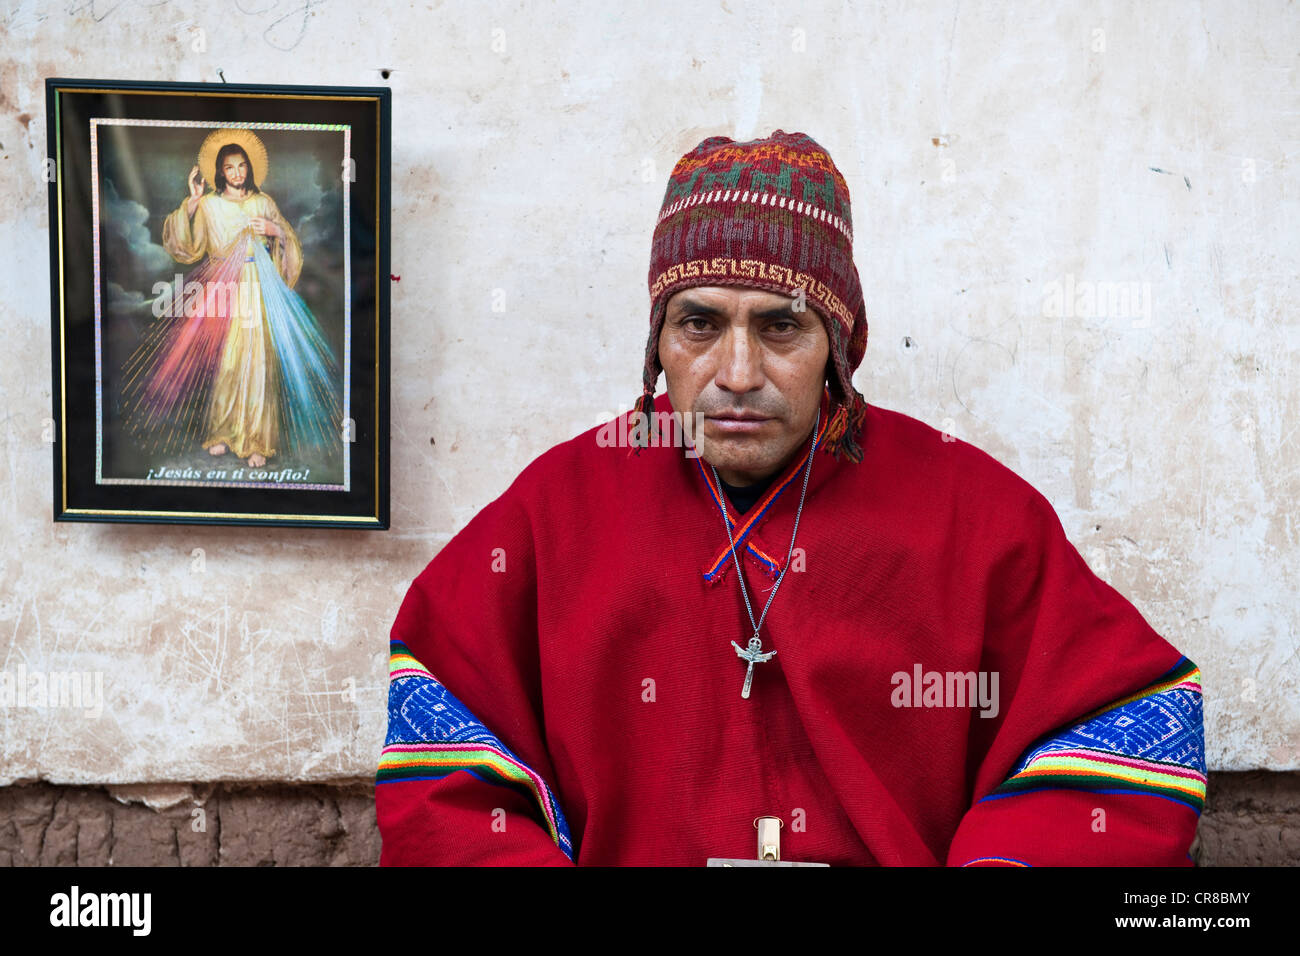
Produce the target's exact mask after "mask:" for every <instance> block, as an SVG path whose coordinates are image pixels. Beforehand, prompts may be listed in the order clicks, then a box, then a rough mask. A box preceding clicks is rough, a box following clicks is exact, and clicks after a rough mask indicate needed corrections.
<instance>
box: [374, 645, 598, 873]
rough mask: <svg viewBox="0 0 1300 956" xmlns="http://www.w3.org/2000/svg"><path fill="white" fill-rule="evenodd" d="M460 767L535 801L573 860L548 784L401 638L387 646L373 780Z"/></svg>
mask: <svg viewBox="0 0 1300 956" xmlns="http://www.w3.org/2000/svg"><path fill="white" fill-rule="evenodd" d="M460 770H464V771H465V772H466V773H470V774H472V775H473V776H475V777H477V778H478V779H480V780H484V781H486V782H488V783H493V784H498V785H501V786H506V787H511V788H512V789H514V790H517V791H519V792H520V793H522V794H523V795H524V796H525V797H527V798H528V799H529V800H531V801H534V802H535V803H536V804H537V806H538V809H539V810H540V811H541V815H542V819H543V821H544V823H545V825H546V827H547V829H548V830H549V831H550V834H551V839H553V840H554V841H555V844H556V846H558V847H559V848H560V849H561V850H563V851H564V852H565V854H567V855H568V857H569V859H571V860H572V859H573V841H572V840H571V839H570V836H569V824H568V821H566V820H565V819H564V811H562V810H561V809H560V804H559V801H558V800H556V799H555V794H553V793H552V792H551V788H550V787H548V786H547V785H546V782H545V781H544V780H542V778H541V777H540V776H539V775H538V774H537V773H536V772H535V771H533V770H532V768H530V767H529V766H528V765H527V764H525V763H524V762H523V761H522V760H520V759H519V758H518V757H517V756H515V754H513V753H512V752H511V751H510V749H509V748H508V747H506V745H505V744H503V743H502V742H501V741H500V740H499V739H498V738H497V737H496V735H495V734H493V733H492V732H491V731H490V730H488V729H487V727H485V726H484V725H483V724H482V723H481V722H480V721H479V719H478V718H477V717H475V716H474V715H473V714H472V713H470V711H469V709H468V708H467V707H466V706H465V705H464V704H462V703H461V702H460V701H459V700H457V699H456V697H455V696H453V695H452V693H451V692H450V691H449V690H447V688H446V687H444V686H443V685H442V684H441V683H439V682H438V679H437V678H435V677H434V676H433V674H431V673H429V670H428V669H427V668H426V667H425V666H424V665H423V664H421V663H420V662H419V661H418V660H417V659H416V658H415V656H414V655H412V654H411V651H410V649H409V648H408V647H407V646H406V645H405V644H403V643H402V642H401V641H392V642H390V644H389V684H388V737H387V739H386V740H385V741H384V749H383V752H382V753H381V754H380V757H379V772H378V774H376V776H375V783H376V784H385V783H396V782H399V781H403V780H436V779H440V778H442V777H445V776H447V775H448V774H453V773H456V772H457V771H460Z"/></svg>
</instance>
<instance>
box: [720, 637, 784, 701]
mask: <svg viewBox="0 0 1300 956" xmlns="http://www.w3.org/2000/svg"><path fill="white" fill-rule="evenodd" d="M731 646H732V647H734V648H735V649H736V654H737V656H738V657H739V658H740V659H741V660H742V661H748V662H749V666H748V667H746V668H745V686H744V687H743V688H741V691H740V696H741V697H743V698H745V700H749V688H750V686H751V685H753V683H754V665H755V664H762V663H764V662H765V661H770V660H771V659H772V658H774V657H776V651H768V652H767V653H766V654H764V653H762V650H763V641H762V640H761V639H760V638H759V636H758V632H757V631H755V632H754V636H753V637H751V638H750V639H749V648H748V649H746V648H743V647H741V646H740V645H739V644H737V643H736V642H735V641H732V642H731Z"/></svg>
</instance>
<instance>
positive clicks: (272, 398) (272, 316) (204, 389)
mask: <svg viewBox="0 0 1300 956" xmlns="http://www.w3.org/2000/svg"><path fill="white" fill-rule="evenodd" d="M198 159H199V161H198V163H196V164H195V165H194V166H193V167H192V168H191V169H190V170H189V173H188V175H187V176H186V187H187V190H188V193H189V195H188V196H186V197H185V198H184V199H183V200H182V201H181V203H180V205H179V206H178V207H177V208H176V209H175V210H174V211H173V212H172V213H170V214H169V215H168V216H167V218H166V220H165V221H164V222H163V228H162V246H163V248H164V249H165V250H166V251H167V253H168V255H170V256H171V257H172V258H173V259H174V260H175V261H176V262H178V263H181V264H183V265H192V264H196V263H197V266H196V268H194V269H193V270H192V271H191V272H190V273H189V274H188V275H186V276H185V281H184V283H183V290H184V295H183V301H182V296H181V295H180V294H179V293H178V294H177V295H176V296H175V298H174V299H173V300H168V299H165V298H160V300H159V301H165V302H166V303H167V305H168V310H169V311H170V312H172V313H173V315H174V318H175V319H176V320H177V321H175V322H174V323H173V325H172V326H171V327H170V330H169V331H168V333H167V335H166V336H165V338H164V340H163V341H162V343H161V347H159V346H158V343H156V342H153V341H146V342H144V343H142V344H141V346H140V348H139V350H138V351H137V354H136V356H135V357H133V359H132V360H131V361H129V362H128V363H127V367H126V372H127V374H128V375H129V376H130V377H131V379H132V385H133V386H134V388H135V389H136V390H137V394H138V396H139V398H138V401H137V403H136V405H135V407H134V409H133V411H134V412H135V414H133V416H132V419H131V421H132V432H133V434H134V435H135V438H136V440H137V441H138V442H140V443H142V444H145V443H147V442H148V441H149V440H150V439H152V440H153V441H154V442H155V444H157V443H161V444H162V445H163V447H176V446H177V445H181V446H182V447H183V444H184V443H187V442H198V443H199V444H200V446H201V448H202V449H204V450H206V451H207V452H208V453H209V454H210V455H212V456H222V455H226V454H228V453H230V454H233V455H234V456H235V457H237V458H241V459H244V460H245V462H246V463H247V465H248V466H249V467H251V468H260V467H262V466H263V465H266V464H267V461H268V460H269V459H271V458H273V457H274V456H276V455H281V456H283V455H284V454H286V453H290V454H292V453H294V452H297V451H299V450H302V449H304V448H306V447H308V446H311V447H313V448H316V449H326V450H327V451H328V450H329V449H331V448H333V447H337V446H338V444H339V443H341V441H342V431H341V424H342V422H341V418H342V416H341V412H340V403H339V400H338V397H337V395H336V387H337V383H338V381H339V379H340V374H339V369H338V365H337V363H336V361H335V358H334V353H333V350H332V349H331V347H330V345H329V343H328V342H327V341H326V340H325V337H324V336H323V334H322V333H321V330H320V327H319V325H318V324H317V321H316V319H315V317H314V315H313V314H312V312H311V309H310V308H309V307H308V306H307V304H306V303H305V302H304V301H303V299H302V297H301V296H300V295H298V293H297V292H295V291H294V289H293V286H294V285H295V283H296V282H297V281H298V278H299V276H300V274H301V272H302V267H303V253H302V245H301V243H300V242H299V239H298V236H297V234H296V233H295V232H294V229H293V227H292V226H291V225H290V224H289V222H288V220H286V219H285V217H284V216H283V215H282V214H281V212H280V209H279V207H278V206H277V205H276V203H275V200H273V199H272V198H271V197H270V196H269V195H267V193H266V192H265V191H264V190H263V189H262V188H261V185H260V184H261V183H264V182H265V178H266V174H267V173H266V171H267V167H268V162H267V156H266V148H265V147H264V146H263V145H262V142H261V140H260V139H259V138H258V137H257V136H256V135H255V134H254V133H253V132H252V131H251V130H242V129H221V130H216V131H214V132H213V133H212V134H211V135H209V136H208V137H207V139H206V140H205V141H204V143H203V146H202V147H201V148H200V150H199V156H198ZM209 177H210V180H211V186H212V188H211V189H209V188H208V182H209ZM173 303H174V304H173ZM176 306H179V309H178V308H177V307H176ZM140 373H143V374H140ZM196 390H198V393H199V394H206V401H205V402H203V403H202V408H203V410H202V412H201V414H191V415H185V414H184V412H183V409H185V408H186V407H187V404H188V403H189V402H190V400H191V398H192V395H193V394H194V393H195V391H196ZM178 410H180V411H181V414H177V412H178ZM160 434H161V436H162V438H161V441H160V439H159V435H160ZM191 447H192V446H191Z"/></svg>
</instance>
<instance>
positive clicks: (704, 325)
mask: <svg viewBox="0 0 1300 956" xmlns="http://www.w3.org/2000/svg"><path fill="white" fill-rule="evenodd" d="M696 323H698V324H696ZM682 324H683V325H684V326H686V327H687V328H688V329H690V330H691V331H692V332H707V331H708V330H709V329H710V328H711V327H712V326H711V325H710V324H709V320H708V319H703V318H700V317H699V316H698V315H697V316H694V317H692V318H689V319H686V320H685V321H683V322H682Z"/></svg>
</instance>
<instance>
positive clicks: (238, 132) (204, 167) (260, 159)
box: [199, 127, 270, 189]
mask: <svg viewBox="0 0 1300 956" xmlns="http://www.w3.org/2000/svg"><path fill="white" fill-rule="evenodd" d="M228 143H236V144H238V145H239V146H242V147H243V148H244V152H245V153H247V154H248V158H249V160H250V161H251V162H252V164H253V173H254V174H255V176H254V180H253V185H254V186H256V187H257V188H258V189H261V188H262V184H263V183H265V182H266V174H267V173H268V172H269V170H270V164H269V163H268V162H267V160H266V147H265V146H264V145H262V141H261V140H260V139H259V138H258V136H257V134H256V133H254V132H253V131H252V130H251V129H237V128H234V127H230V128H223V129H214V130H213V131H212V132H211V133H209V134H208V137H207V139H205V140H204V141H203V145H202V146H200V147H199V172H200V173H201V174H202V175H203V179H204V180H205V181H206V182H207V184H208V185H209V186H211V187H212V188H214V189H215V188H216V184H217V153H218V152H220V151H221V147H222V146H225V145H226V144H228Z"/></svg>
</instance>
